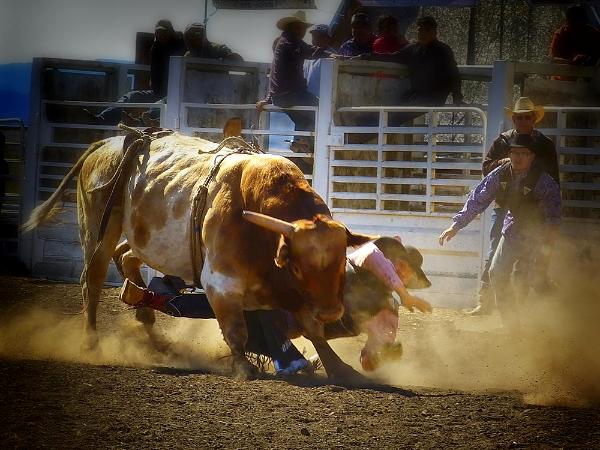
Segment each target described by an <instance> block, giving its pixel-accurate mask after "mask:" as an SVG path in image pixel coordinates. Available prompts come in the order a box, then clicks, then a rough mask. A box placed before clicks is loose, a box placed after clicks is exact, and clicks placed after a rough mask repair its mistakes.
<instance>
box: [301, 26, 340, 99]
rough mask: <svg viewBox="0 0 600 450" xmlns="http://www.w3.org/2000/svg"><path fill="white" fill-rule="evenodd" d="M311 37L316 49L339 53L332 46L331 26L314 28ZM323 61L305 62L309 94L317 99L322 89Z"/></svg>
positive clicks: (309, 60) (308, 60)
mask: <svg viewBox="0 0 600 450" xmlns="http://www.w3.org/2000/svg"><path fill="white" fill-rule="evenodd" d="M310 35H311V38H312V45H313V46H314V47H317V48H322V49H324V50H326V51H327V52H328V53H336V52H337V50H336V49H335V48H333V47H332V46H331V42H332V38H331V33H330V31H329V26H327V25H325V24H321V25H315V26H314V28H313V29H312V30H310ZM321 60H322V58H316V59H307V60H306V61H304V78H306V84H307V88H308V92H310V93H311V94H312V95H314V96H315V97H318V96H319V89H320V87H321Z"/></svg>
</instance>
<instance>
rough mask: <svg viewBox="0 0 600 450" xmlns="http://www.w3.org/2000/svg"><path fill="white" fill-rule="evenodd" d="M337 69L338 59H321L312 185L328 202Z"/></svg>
mask: <svg viewBox="0 0 600 450" xmlns="http://www.w3.org/2000/svg"><path fill="white" fill-rule="evenodd" d="M337 71H338V62H337V61H336V60H334V59H329V58H328V59H323V60H322V61H321V85H320V91H319V109H318V112H317V123H316V124H315V134H316V136H315V153H314V166H313V180H312V185H313V188H314V189H315V190H316V191H317V192H318V193H319V195H321V196H322V197H323V199H325V201H326V202H327V198H328V195H329V131H330V129H331V124H332V122H333V114H334V112H335V97H336V87H337V84H336V78H337ZM329 206H331V205H329Z"/></svg>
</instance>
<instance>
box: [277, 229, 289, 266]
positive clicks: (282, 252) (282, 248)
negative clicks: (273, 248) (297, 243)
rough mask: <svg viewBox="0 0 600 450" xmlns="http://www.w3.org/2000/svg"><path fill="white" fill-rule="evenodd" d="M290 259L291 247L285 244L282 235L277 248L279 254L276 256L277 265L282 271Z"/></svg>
mask: <svg viewBox="0 0 600 450" xmlns="http://www.w3.org/2000/svg"><path fill="white" fill-rule="evenodd" d="M289 258H290V252H289V247H288V245H287V244H286V243H285V238H284V237H283V235H281V236H279V245H278V246H277V253H276V254H275V265H276V266H277V267H279V268H280V269H282V268H283V267H284V266H285V265H286V264H287V263H288V261H289Z"/></svg>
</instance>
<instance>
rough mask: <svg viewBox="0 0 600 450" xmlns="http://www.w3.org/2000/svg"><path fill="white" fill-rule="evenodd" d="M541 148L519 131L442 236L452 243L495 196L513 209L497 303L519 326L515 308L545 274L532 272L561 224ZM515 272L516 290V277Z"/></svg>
mask: <svg viewBox="0 0 600 450" xmlns="http://www.w3.org/2000/svg"><path fill="white" fill-rule="evenodd" d="M536 148H537V147H536V145H535V142H534V140H533V138H532V137H531V136H530V135H528V134H518V135H516V136H515V137H514V138H513V139H512V141H511V142H510V152H509V158H510V161H507V162H504V163H503V164H502V165H501V166H499V167H497V168H496V169H494V170H493V171H492V172H491V173H490V174H489V175H487V176H486V177H485V178H484V179H483V181H482V182H481V183H479V185H477V187H476V188H475V189H474V190H473V192H471V194H470V195H469V198H468V199H467V202H466V203H465V205H464V206H463V208H462V209H461V210H460V212H459V213H458V214H457V215H456V216H454V218H453V224H452V226H451V227H450V228H448V229H446V230H444V231H443V232H442V234H441V235H440V237H439V243H440V245H444V241H450V240H451V239H452V238H453V237H454V236H456V234H457V233H458V231H459V230H461V229H462V228H464V227H466V226H467V225H468V224H469V223H470V222H471V221H472V220H473V219H475V217H477V215H479V214H480V213H482V212H483V211H485V210H486V208H487V207H488V206H489V205H490V204H491V203H492V202H493V201H494V200H495V201H496V203H498V204H499V205H500V206H501V207H504V208H506V209H507V210H508V213H507V214H506V217H505V218H504V223H503V227H502V237H501V238H500V242H499V243H498V248H497V249H496V252H495V253H494V257H493V259H492V263H491V267H490V280H491V285H492V289H493V291H494V295H495V299H496V306H497V307H498V309H499V311H500V314H501V316H502V320H503V322H504V324H505V325H507V326H508V327H518V325H519V324H518V316H517V314H516V312H515V308H514V306H515V305H516V304H518V303H519V300H523V299H524V298H525V297H526V295H527V292H528V289H529V284H530V283H529V280H530V279H535V277H536V276H538V275H540V274H538V273H537V272H539V270H537V269H538V268H537V267H535V272H534V273H529V271H530V268H531V266H532V265H533V263H534V261H536V258H538V257H539V255H540V254H544V253H545V252H547V251H548V249H549V248H550V247H551V245H552V243H553V242H554V240H555V238H556V234H557V232H558V225H559V224H560V217H561V198H560V188H559V187H558V184H557V183H556V181H555V180H554V179H553V178H552V177H551V176H550V175H548V173H546V172H545V171H544V170H543V169H542V167H541V165H540V164H535V163H534V161H535V158H536V154H535V151H536ZM513 274H514V280H513V281H514V288H515V289H513V285H512V283H511V279H510V278H511V275H513ZM541 275H543V274H541Z"/></svg>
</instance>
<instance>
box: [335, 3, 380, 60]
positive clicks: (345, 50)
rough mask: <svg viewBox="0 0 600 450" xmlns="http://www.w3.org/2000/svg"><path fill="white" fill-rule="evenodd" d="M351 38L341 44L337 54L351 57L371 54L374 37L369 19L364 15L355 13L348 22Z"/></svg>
mask: <svg viewBox="0 0 600 450" xmlns="http://www.w3.org/2000/svg"><path fill="white" fill-rule="evenodd" d="M350 26H351V28H352V37H351V38H350V39H348V40H347V41H346V42H344V43H343V44H342V46H341V47H340V51H339V54H340V55H342V56H345V57H353V56H358V55H362V54H365V53H371V51H372V48H373V42H374V41H375V35H374V34H373V31H372V29H371V19H370V18H369V16H368V15H367V14H365V13H356V14H354V15H353V16H352V19H351V21H350Z"/></svg>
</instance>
